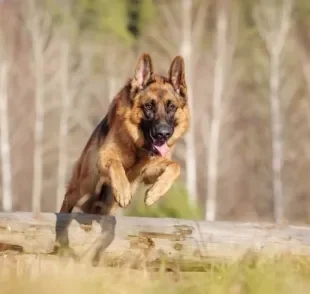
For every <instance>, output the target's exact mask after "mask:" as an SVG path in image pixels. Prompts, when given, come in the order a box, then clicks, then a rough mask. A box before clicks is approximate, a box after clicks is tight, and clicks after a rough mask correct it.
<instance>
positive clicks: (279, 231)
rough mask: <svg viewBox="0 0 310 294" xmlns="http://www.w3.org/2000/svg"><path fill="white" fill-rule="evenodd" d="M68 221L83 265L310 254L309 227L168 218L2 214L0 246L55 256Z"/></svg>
mask: <svg viewBox="0 0 310 294" xmlns="http://www.w3.org/2000/svg"><path fill="white" fill-rule="evenodd" d="M68 218H73V220H72V221H71V223H70V225H69V227H68V231H67V233H68V238H69V242H70V248H71V250H72V252H73V254H74V256H75V257H76V258H77V259H79V260H82V261H84V260H92V262H94V259H97V262H95V264H98V262H99V261H100V263H101V262H109V263H111V261H113V264H115V263H122V261H124V263H126V262H127V261H128V260H131V261H132V260H133V259H132V257H133V256H134V257H135V262H136V260H137V259H139V260H140V261H141V260H142V259H143V260H144V261H146V262H148V263H149V264H152V263H153V264H154V263H156V262H157V263H158V262H159V261H162V260H163V259H164V260H166V261H169V262H175V263H178V264H181V265H182V264H199V263H203V262H206V261H210V260H214V259H215V260H231V261H233V260H236V259H238V258H241V257H242V256H244V254H246V253H247V252H249V251H250V252H253V253H259V254H267V255H268V256H270V255H278V254H290V255H298V256H300V255H303V256H305V255H309V256H310V228H309V227H301V226H292V225H286V226H277V225H275V224H270V223H240V222H206V221H194V220H183V219H171V218H170V219H169V218H140V217H125V216H117V217H111V216H99V215H89V214H81V213H80V214H78V213H77V214H60V213H41V214H39V215H37V216H34V214H32V213H25V212H15V213H0V243H1V244H6V245H7V246H9V247H11V248H15V249H19V250H20V251H22V252H24V253H32V254H53V252H54V242H55V233H56V219H57V230H59V228H61V227H62V224H64V223H65V222H66V220H67V219H68Z"/></svg>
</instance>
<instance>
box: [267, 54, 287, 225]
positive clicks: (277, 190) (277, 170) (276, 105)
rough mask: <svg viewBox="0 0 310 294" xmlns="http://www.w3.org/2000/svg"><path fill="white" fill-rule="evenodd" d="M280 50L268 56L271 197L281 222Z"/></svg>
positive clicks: (278, 221)
mask: <svg viewBox="0 0 310 294" xmlns="http://www.w3.org/2000/svg"><path fill="white" fill-rule="evenodd" d="M279 53H280V52H275V50H274V51H273V52H271V56H270V80H269V82H270V85H269V86H270V105H271V130H272V172H273V181H272V184H273V185H272V186H273V197H274V204H273V206H274V218H275V221H276V222H277V223H281V222H282V221H283V217H284V199H283V183H282V165H283V146H282V144H283V142H282V140H283V138H282V129H283V126H282V119H281V105H280V97H279V95H280V93H279V85H280V60H279V59H280V54H279Z"/></svg>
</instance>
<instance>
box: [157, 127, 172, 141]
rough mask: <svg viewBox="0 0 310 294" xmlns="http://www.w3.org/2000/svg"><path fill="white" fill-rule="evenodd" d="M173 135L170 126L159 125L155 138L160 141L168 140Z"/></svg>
mask: <svg viewBox="0 0 310 294" xmlns="http://www.w3.org/2000/svg"><path fill="white" fill-rule="evenodd" d="M171 134H172V129H171V127H170V126H169V125H168V124H163V123H161V124H158V125H157V126H156V128H155V137H156V139H160V140H167V139H168V138H170V136H171Z"/></svg>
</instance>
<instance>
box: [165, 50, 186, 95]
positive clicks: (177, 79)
mask: <svg viewBox="0 0 310 294" xmlns="http://www.w3.org/2000/svg"><path fill="white" fill-rule="evenodd" d="M168 76H169V82H170V83H171V84H172V86H173V88H174V90H175V91H176V92H177V93H178V94H180V95H181V96H182V97H184V98H186V89H187V86H186V81H185V65H184V59H183V57H182V56H176V57H175V58H174V59H173V60H172V62H171V65H170V68H169V72H168Z"/></svg>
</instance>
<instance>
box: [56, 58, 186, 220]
mask: <svg viewBox="0 0 310 294" xmlns="http://www.w3.org/2000/svg"><path fill="white" fill-rule="evenodd" d="M189 119H190V118H189V109H188V104H187V92H186V82H185V72H184V61H183V58H182V57H181V56H176V57H175V58H174V60H173V61H172V63H171V65H170V68H169V71H168V77H164V76H161V75H157V74H154V71H153V64H152V60H151V57H150V56H149V55H148V54H142V55H141V57H140V58H139V60H138V63H137V65H136V69H135V71H134V76H133V78H131V79H130V80H129V81H128V82H127V83H126V84H125V86H124V87H123V88H122V89H121V90H120V92H119V93H118V94H117V95H116V97H115V98H114V100H113V101H112V103H111V105H110V108H109V111H108V113H107V115H106V116H105V118H104V119H103V120H102V121H101V122H100V123H99V125H98V126H97V127H96V129H95V130H94V132H93V133H92V135H91V137H90V138H89V140H88V142H87V144H86V146H85V148H84V150H83V152H82V154H81V156H80V158H79V159H78V161H77V163H76V165H75V167H74V169H73V174H72V178H71V180H70V182H69V185H68V187H67V191H66V194H65V198H64V201H63V205H62V207H61V210H60V212H63V213H70V212H72V211H79V210H82V211H83V212H86V213H101V214H105V215H111V214H113V213H114V211H115V208H117V207H119V206H121V207H126V206H127V205H128V204H129V203H130V201H131V198H132V195H133V194H134V192H135V190H136V188H137V186H138V185H139V184H140V183H142V182H144V183H145V184H148V185H151V187H150V189H149V190H148V191H147V193H146V198H145V203H146V204H147V205H151V204H152V203H154V202H155V201H157V200H158V199H159V198H160V197H161V196H163V195H164V194H165V193H166V192H167V191H168V190H169V189H170V187H171V186H172V184H173V183H174V181H175V180H176V179H177V178H178V176H179V174H180V166H179V164H178V163H176V162H175V161H172V160H171V153H172V150H173V147H174V146H175V144H176V142H177V141H178V140H179V139H180V138H182V136H183V135H184V134H185V132H186V131H187V129H188V127H189ZM163 142H164V143H163ZM162 143H163V144H166V145H162V146H168V147H169V148H170V149H169V152H168V153H167V154H164V155H163V156H161V155H160V154H159V152H158V151H157V150H159V148H160V147H156V146H159V145H160V144H162ZM166 149H167V148H166ZM160 150H161V149H160ZM84 198H85V199H84ZM98 207H99V208H100V210H99V211H98V210H97V209H98Z"/></svg>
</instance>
